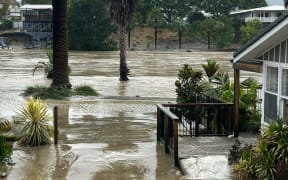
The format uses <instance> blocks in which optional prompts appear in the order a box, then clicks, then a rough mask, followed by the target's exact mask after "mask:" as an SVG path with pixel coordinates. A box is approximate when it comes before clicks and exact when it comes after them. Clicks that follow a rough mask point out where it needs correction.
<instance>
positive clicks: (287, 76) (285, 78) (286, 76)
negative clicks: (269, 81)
mask: <svg viewBox="0 0 288 180" xmlns="http://www.w3.org/2000/svg"><path fill="white" fill-rule="evenodd" d="M281 86H282V88H281V89H282V91H281V93H282V95H283V96H288V69H283V71H282V83H281Z"/></svg>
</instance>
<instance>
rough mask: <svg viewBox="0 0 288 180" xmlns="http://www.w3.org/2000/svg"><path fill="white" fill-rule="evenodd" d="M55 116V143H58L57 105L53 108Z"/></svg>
mask: <svg viewBox="0 0 288 180" xmlns="http://www.w3.org/2000/svg"><path fill="white" fill-rule="evenodd" d="M53 117H54V123H53V124H54V144H58V107H57V106H55V107H54V109H53Z"/></svg>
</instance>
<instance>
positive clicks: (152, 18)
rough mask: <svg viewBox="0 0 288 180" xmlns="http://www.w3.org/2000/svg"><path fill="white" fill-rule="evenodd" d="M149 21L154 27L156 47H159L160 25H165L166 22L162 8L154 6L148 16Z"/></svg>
mask: <svg viewBox="0 0 288 180" xmlns="http://www.w3.org/2000/svg"><path fill="white" fill-rule="evenodd" d="M147 23H148V25H149V26H151V27H154V47H155V49H156V48H157V34H158V27H159V26H163V25H164V24H165V21H164V17H163V14H162V13H161V11H160V9H159V8H157V7H154V8H153V9H152V10H151V11H150V12H149V13H148V16H147Z"/></svg>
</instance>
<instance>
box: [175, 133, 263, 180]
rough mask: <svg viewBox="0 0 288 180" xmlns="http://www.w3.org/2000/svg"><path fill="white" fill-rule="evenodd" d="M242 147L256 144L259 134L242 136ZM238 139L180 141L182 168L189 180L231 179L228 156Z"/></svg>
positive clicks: (191, 138) (218, 138)
mask: <svg viewBox="0 0 288 180" xmlns="http://www.w3.org/2000/svg"><path fill="white" fill-rule="evenodd" d="M238 139H239V141H240V142H241V145H242V146H244V145H245V144H251V143H252V144H254V143H256V141H257V139H258V135H257V134H240V136H239V137H238ZM235 140H236V138H229V137H184V138H180V139H179V159H180V166H181V168H182V170H183V171H184V173H185V175H186V177H187V179H222V180H223V179H231V166H229V165H228V154H229V150H230V149H231V147H232V145H233V144H234V143H235Z"/></svg>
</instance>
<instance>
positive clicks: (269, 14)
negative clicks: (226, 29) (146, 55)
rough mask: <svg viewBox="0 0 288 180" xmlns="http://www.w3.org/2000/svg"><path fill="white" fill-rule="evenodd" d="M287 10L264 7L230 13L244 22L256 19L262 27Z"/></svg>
mask: <svg viewBox="0 0 288 180" xmlns="http://www.w3.org/2000/svg"><path fill="white" fill-rule="evenodd" d="M286 11H287V10H286V9H285V7H283V6H277V5H275V6H266V7H261V8H254V9H247V10H238V11H233V12H231V13H230V15H231V16H232V17H239V18H240V19H242V20H243V21H244V22H248V21H251V20H254V19H258V20H259V21H260V22H261V23H262V24H263V25H264V26H266V25H268V24H270V23H271V22H273V21H275V20H276V19H278V17H280V16H281V15H282V14H284V13H285V12H286Z"/></svg>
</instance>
